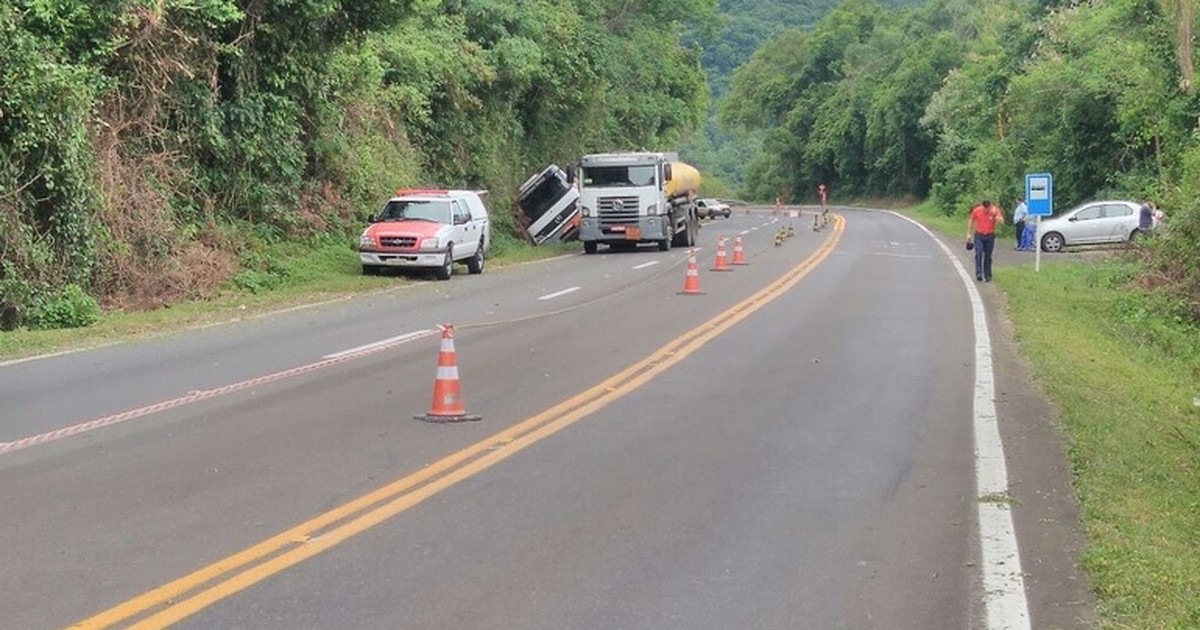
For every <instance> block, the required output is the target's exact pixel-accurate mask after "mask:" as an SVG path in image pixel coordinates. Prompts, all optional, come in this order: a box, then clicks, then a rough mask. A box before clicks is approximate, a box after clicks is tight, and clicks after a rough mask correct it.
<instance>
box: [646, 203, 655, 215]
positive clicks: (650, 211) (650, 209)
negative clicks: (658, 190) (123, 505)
mask: <svg viewBox="0 0 1200 630" xmlns="http://www.w3.org/2000/svg"><path fill="white" fill-rule="evenodd" d="M646 214H648V215H650V216H655V215H657V214H658V204H657V203H652V204H650V205H648V206H646Z"/></svg>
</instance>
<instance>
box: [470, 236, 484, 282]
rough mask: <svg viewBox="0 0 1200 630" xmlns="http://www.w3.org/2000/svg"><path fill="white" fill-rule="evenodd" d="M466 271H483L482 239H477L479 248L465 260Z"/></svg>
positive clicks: (475, 272)
mask: <svg viewBox="0 0 1200 630" xmlns="http://www.w3.org/2000/svg"><path fill="white" fill-rule="evenodd" d="M467 273H472V274H480V273H483V241H479V248H478V249H476V250H475V255H474V256H471V258H470V259H469V260H468V261H467Z"/></svg>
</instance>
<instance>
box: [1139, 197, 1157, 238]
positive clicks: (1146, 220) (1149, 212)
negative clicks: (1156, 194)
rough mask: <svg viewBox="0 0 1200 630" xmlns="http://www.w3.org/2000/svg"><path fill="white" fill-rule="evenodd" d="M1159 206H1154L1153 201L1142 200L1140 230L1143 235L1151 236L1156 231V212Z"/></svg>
mask: <svg viewBox="0 0 1200 630" xmlns="http://www.w3.org/2000/svg"><path fill="white" fill-rule="evenodd" d="M1156 210H1158V208H1156V207H1154V202H1153V201H1149V200H1147V201H1144V202H1142V207H1141V209H1140V210H1139V211H1138V232H1140V233H1141V235H1142V236H1150V234H1151V233H1152V232H1153V231H1154V212H1155V211H1156Z"/></svg>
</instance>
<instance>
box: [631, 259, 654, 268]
mask: <svg viewBox="0 0 1200 630" xmlns="http://www.w3.org/2000/svg"><path fill="white" fill-rule="evenodd" d="M657 264H658V261H657V260H651V261H650V262H647V263H642V264H640V265H634V266H633V268H634V269H645V268H646V267H653V266H654V265H657Z"/></svg>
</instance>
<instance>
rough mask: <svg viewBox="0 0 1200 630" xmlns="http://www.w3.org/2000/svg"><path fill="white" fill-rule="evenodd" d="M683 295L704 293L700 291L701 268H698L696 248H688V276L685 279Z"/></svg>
mask: <svg viewBox="0 0 1200 630" xmlns="http://www.w3.org/2000/svg"><path fill="white" fill-rule="evenodd" d="M681 295H704V293H702V292H701V291H700V270H699V269H697V268H696V249H695V248H692V249H690V250H688V266H687V277H686V278H685V279H684V281H683V293H682V294H681Z"/></svg>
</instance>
